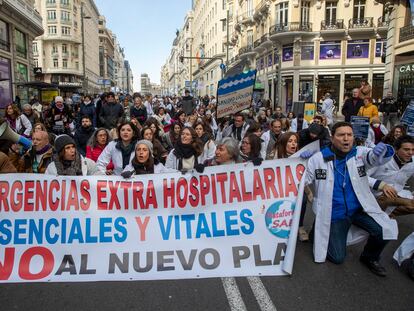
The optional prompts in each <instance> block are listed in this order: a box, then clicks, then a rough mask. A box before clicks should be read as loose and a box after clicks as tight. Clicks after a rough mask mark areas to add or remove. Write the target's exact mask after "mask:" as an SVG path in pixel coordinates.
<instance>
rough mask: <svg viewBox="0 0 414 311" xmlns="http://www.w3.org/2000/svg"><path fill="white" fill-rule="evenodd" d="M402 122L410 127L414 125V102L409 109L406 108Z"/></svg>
mask: <svg viewBox="0 0 414 311" xmlns="http://www.w3.org/2000/svg"><path fill="white" fill-rule="evenodd" d="M400 122H401V124H404V125H407V126H408V127H411V126H413V125H414V101H411V102H410V104H409V105H408V106H407V108H405V111H404V113H403V115H402V117H401V121H400Z"/></svg>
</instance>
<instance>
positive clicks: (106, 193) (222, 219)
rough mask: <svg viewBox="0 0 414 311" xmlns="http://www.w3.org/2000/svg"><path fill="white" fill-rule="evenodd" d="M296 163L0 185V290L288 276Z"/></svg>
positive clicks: (14, 180) (299, 165)
mask: <svg viewBox="0 0 414 311" xmlns="http://www.w3.org/2000/svg"><path fill="white" fill-rule="evenodd" d="M305 171H306V170H305V162H303V160H301V159H285V160H272V161H264V162H263V164H262V165H261V166H253V165H252V164H251V163H248V164H238V165H231V166H226V165H225V166H215V167H211V168H206V170H205V171H204V173H203V174H198V173H196V172H194V173H187V174H185V175H182V174H181V173H171V174H158V175H157V174H156V175H139V176H134V178H131V179H123V178H121V177H115V176H88V177H82V176H77V177H68V176H64V177H61V176H47V175H37V174H36V175H34V174H24V175H23V174H19V175H17V174H7V175H3V178H2V180H1V181H0V245H1V248H0V282H82V281H107V280H114V281H115V280H158V279H183V278H206V277H225V276H249V275H286V274H290V273H291V272H292V266H293V258H294V252H295V244H296V236H297V230H298V222H299V217H300V207H301V200H302V193H303V187H304V184H303V182H304V180H305V177H304V174H305Z"/></svg>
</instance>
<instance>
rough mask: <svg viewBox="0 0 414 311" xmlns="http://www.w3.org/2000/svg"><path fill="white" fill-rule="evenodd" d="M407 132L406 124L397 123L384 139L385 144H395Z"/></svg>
mask: <svg viewBox="0 0 414 311" xmlns="http://www.w3.org/2000/svg"><path fill="white" fill-rule="evenodd" d="M406 134H407V131H406V130H405V127H404V126H402V125H396V126H394V127H393V128H392V129H391V130H390V132H389V133H388V134H387V135H385V137H384V138H383V139H382V141H383V143H384V144H388V145H391V146H394V143H395V141H396V140H397V139H398V138H400V137H401V136H404V135H406Z"/></svg>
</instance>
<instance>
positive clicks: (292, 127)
mask: <svg viewBox="0 0 414 311" xmlns="http://www.w3.org/2000/svg"><path fill="white" fill-rule="evenodd" d="M308 127H309V123H308V121H306V120H305V119H303V125H302V130H304V129H307V128H308ZM289 131H290V132H293V133H297V132H298V118H294V119H293V120H292V123H291V124H290V130H289Z"/></svg>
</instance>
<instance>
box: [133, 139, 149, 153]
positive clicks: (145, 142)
mask: <svg viewBox="0 0 414 311" xmlns="http://www.w3.org/2000/svg"><path fill="white" fill-rule="evenodd" d="M139 145H145V146H147V148H148V150H149V152H150V154H151V156H152V157H153V156H154V146H153V145H152V142H150V141H149V140H147V139H141V140H139V141H138V142H137V144H136V145H135V151H136V150H137V148H138V146H139Z"/></svg>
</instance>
